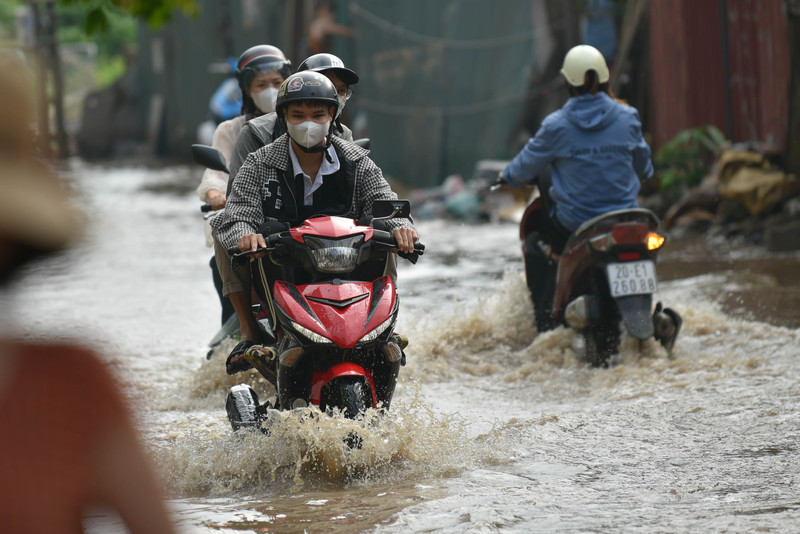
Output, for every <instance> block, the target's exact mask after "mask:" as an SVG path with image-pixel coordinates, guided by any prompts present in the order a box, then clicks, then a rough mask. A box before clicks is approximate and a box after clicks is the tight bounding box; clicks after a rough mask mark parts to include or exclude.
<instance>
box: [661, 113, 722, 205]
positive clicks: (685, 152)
mask: <svg viewBox="0 0 800 534" xmlns="http://www.w3.org/2000/svg"><path fill="white" fill-rule="evenodd" d="M724 144H725V136H724V135H723V134H722V132H721V131H719V129H717V128H716V127H714V126H710V125H709V126H699V127H697V128H690V129H688V130H683V131H681V132H679V133H678V134H677V135H676V136H675V137H673V138H672V139H671V140H670V141H669V142H667V143H666V144H664V145H663V146H662V147H661V148H660V149H659V150H658V152H656V155H655V167H656V175H657V176H658V179H659V184H660V188H661V190H662V191H663V192H665V193H667V194H669V195H670V196H673V197H675V198H677V197H679V196H680V195H681V194H682V192H683V191H685V190H686V189H689V188H691V187H695V186H697V185H699V184H700V182H701V181H702V180H703V178H704V177H705V176H706V174H707V172H708V168H709V165H710V164H711V163H712V161H713V160H714V159H715V158H716V157H717V156H718V155H719V152H720V150H721V149H722V147H723V145H724Z"/></svg>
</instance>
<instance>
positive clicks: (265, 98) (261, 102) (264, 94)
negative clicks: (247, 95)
mask: <svg viewBox="0 0 800 534" xmlns="http://www.w3.org/2000/svg"><path fill="white" fill-rule="evenodd" d="M251 98H252V99H253V102H255V104H256V106H258V109H260V110H261V112H262V113H270V112H272V111H275V101H276V100H277V99H278V90H277V89H275V88H274V87H269V88H267V89H264V90H263V91H261V92H259V93H255V94H253V95H252V96H251Z"/></svg>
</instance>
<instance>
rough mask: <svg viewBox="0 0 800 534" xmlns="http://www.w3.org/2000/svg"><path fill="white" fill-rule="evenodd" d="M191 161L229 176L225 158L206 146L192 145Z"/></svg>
mask: <svg viewBox="0 0 800 534" xmlns="http://www.w3.org/2000/svg"><path fill="white" fill-rule="evenodd" d="M192 159H194V161H195V163H199V164H200V165H202V166H203V167H207V168H209V169H211V170H213V171H220V172H224V173H226V174H230V171H229V170H228V166H227V165H226V164H225V158H224V157H223V156H222V154H221V153H220V151H219V150H217V149H216V148H214V147H211V146H208V145H192Z"/></svg>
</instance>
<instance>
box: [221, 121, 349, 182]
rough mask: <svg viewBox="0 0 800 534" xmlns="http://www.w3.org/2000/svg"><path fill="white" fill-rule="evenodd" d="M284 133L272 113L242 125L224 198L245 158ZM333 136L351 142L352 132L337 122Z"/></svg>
mask: <svg viewBox="0 0 800 534" xmlns="http://www.w3.org/2000/svg"><path fill="white" fill-rule="evenodd" d="M337 126H338V127H337ZM339 127H341V130H339ZM285 133H286V125H285V124H284V123H283V121H279V120H278V114H277V113H275V112H274V111H273V112H272V113H267V114H266V115H261V116H260V117H255V118H253V119H250V120H248V121H247V122H246V123H244V126H242V129H241V131H240V132H239V135H238V136H237V137H236V144H235V145H234V146H233V154H232V155H231V164H230V171H231V174H230V177H231V179H230V180H228V190H227V192H226V193H225V195H226V196H230V194H231V187H232V186H231V184H232V183H233V178H234V177H236V174H237V173H238V172H239V169H240V168H241V166H242V163H244V160H246V159H247V156H248V155H249V154H251V153H253V152H255V151H256V150H258V149H259V148H261V147H262V146H266V145H268V144H270V143H272V142H273V141H275V140H276V139H277V138H278V137H280V136H281V135H283V134H285ZM333 134H334V135H338V136H339V137H341V138H342V139H345V140H347V141H352V140H353V132H351V131H350V128H348V127H347V126H345V125H344V124H341V123H338V122H337V123H336V125H334V127H333Z"/></svg>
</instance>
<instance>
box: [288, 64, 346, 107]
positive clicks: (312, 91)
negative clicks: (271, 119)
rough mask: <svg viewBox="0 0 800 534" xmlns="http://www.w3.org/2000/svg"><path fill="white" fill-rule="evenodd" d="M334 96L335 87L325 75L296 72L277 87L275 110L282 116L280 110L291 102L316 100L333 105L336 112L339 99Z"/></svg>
mask: <svg viewBox="0 0 800 534" xmlns="http://www.w3.org/2000/svg"><path fill="white" fill-rule="evenodd" d="M336 96H337V94H336V87H334V86H333V82H332V81H330V80H329V79H328V77H327V76H324V75H322V74H320V73H318V72H314V71H303V72H297V73H295V74H292V75H291V76H289V77H288V78H286V79H285V80H284V81H283V83H282V84H281V88H280V89H278V100H277V102H276V103H275V111H277V112H278V116H280V117H282V116H283V113H282V112H281V110H282V109H283V108H284V107H285V106H286V105H288V104H290V103H292V102H301V101H303V100H317V101H320V102H325V103H327V104H330V105H331V106H333V107H334V114H336V110H337V109H339V99H338V98H336Z"/></svg>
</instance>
